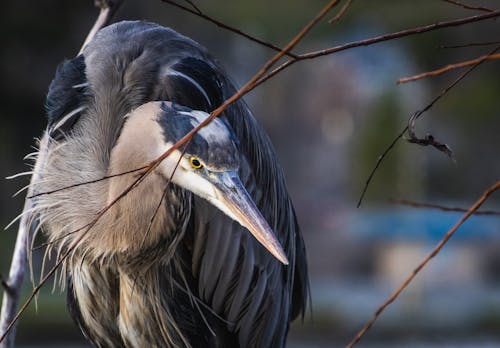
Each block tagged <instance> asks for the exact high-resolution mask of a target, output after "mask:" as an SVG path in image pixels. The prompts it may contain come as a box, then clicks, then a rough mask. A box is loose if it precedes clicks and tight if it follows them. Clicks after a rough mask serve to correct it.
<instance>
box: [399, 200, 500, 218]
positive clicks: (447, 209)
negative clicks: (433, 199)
mask: <svg viewBox="0 0 500 348" xmlns="http://www.w3.org/2000/svg"><path fill="white" fill-rule="evenodd" d="M390 202H391V203H393V204H399V205H406V206H409V207H412V208H424V209H436V210H441V211H445V212H457V213H466V212H467V209H464V208H457V207H447V206H444V205H440V204H433V203H421V202H415V201H410V200H407V199H391V200H390ZM474 215H487V216H488V215H500V211H496V210H477V211H475V212H474Z"/></svg>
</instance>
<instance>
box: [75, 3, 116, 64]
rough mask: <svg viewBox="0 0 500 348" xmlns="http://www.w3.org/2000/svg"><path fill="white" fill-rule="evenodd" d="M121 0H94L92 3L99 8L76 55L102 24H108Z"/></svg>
mask: <svg viewBox="0 0 500 348" xmlns="http://www.w3.org/2000/svg"><path fill="white" fill-rule="evenodd" d="M122 3H123V0H95V1H94V5H95V6H96V7H98V8H99V9H100V11H99V16H98V17H97V19H96V21H95V23H94V26H93V27H92V29H90V32H89V33H88V35H87V38H86V39H85V41H84V42H83V45H82V47H81V48H80V51H79V52H78V54H77V55H79V54H81V53H82V52H83V49H84V48H85V46H87V45H88V44H89V42H90V41H92V39H93V38H94V36H95V34H97V32H98V31H99V30H100V29H101V28H102V27H104V26H106V25H108V23H109V21H110V20H111V18H112V17H113V16H114V14H115V13H116V11H117V10H118V8H119V7H120V6H121V5H122Z"/></svg>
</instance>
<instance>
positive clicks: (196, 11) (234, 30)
mask: <svg viewBox="0 0 500 348" xmlns="http://www.w3.org/2000/svg"><path fill="white" fill-rule="evenodd" d="M161 1H162V2H165V3H167V4H170V5H172V6H174V7H177V8H179V9H181V10H183V11H186V12H189V13H191V14H193V15H195V16H197V17H200V18H203V19H205V20H207V21H209V22H211V23H213V24H215V25H216V26H218V27H221V28H223V29H226V30H228V31H230V32H232V33H236V34H238V35H240V36H243V37H245V38H247V39H248V40H250V41H253V42H256V43H258V44H260V45H262V46H264V47H267V48H270V49H272V50H275V51H277V52H280V51H282V49H281V48H280V47H278V46H276V45H273V44H272V43H270V42H266V41H264V40H262V39H259V38H257V37H255V36H252V35H250V34H247V33H245V32H243V31H241V30H240V29H237V28H235V27H232V26H230V25H227V24H226V23H224V22H221V21H219V20H217V19H215V18H213V17H210V16H208V15H206V14H205V13H203V12H202V11H201V10H200V9H199V8H198V7H196V6H195V5H194V4H193V3H192V2H191V1H189V4H190V5H191V6H192V7H193V9H191V8H189V7H187V6H184V5H181V4H179V3H177V2H176V1H174V0H161ZM286 55H287V56H289V57H292V58H297V55H295V54H294V53H292V52H287V53H286Z"/></svg>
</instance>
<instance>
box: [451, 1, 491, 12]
mask: <svg viewBox="0 0 500 348" xmlns="http://www.w3.org/2000/svg"><path fill="white" fill-rule="evenodd" d="M443 1H446V2H448V3H450V4H453V5H457V6H460V7H463V8H465V9H467V10H478V11H485V12H493V10H491V9H489V8H486V7H483V6H471V5H467V4H464V3H463V2H459V1H456V0H443Z"/></svg>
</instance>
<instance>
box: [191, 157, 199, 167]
mask: <svg viewBox="0 0 500 348" xmlns="http://www.w3.org/2000/svg"><path fill="white" fill-rule="evenodd" d="M191 163H192V164H193V166H195V167H199V166H201V163H200V161H198V160H197V159H193V160H192V161H191Z"/></svg>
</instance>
